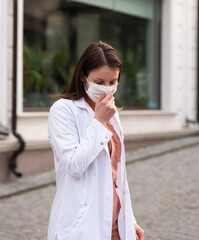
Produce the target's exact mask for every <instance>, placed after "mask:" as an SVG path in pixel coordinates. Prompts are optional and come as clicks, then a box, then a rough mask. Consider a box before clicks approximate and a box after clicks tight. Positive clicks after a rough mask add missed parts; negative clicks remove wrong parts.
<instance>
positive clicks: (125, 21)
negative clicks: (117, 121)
mask: <svg viewBox="0 0 199 240" xmlns="http://www.w3.org/2000/svg"><path fill="white" fill-rule="evenodd" d="M142 1H143V0H140V2H142ZM81 2H83V1H81ZM151 2H153V1H151ZM155 2H156V1H155V0H154V2H153V6H152V9H153V10H154V11H153V14H154V16H152V17H151V18H149V16H148V15H149V13H148V12H147V11H146V9H143V11H142V12H141V14H142V15H143V16H144V14H145V12H146V17H143V16H142V17H138V16H133V15H129V14H125V13H121V12H119V10H117V11H115V10H114V9H111V7H109V9H108V7H106V8H103V7H99V6H98V7H96V6H91V5H86V4H83V3H78V2H75V1H61V0H60V1H59V0H54V1H48V0H42V1H39V0H24V48H23V81H24V109H25V110H31V109H34V110H39V109H45V108H48V107H49V106H50V105H51V103H52V100H51V98H50V97H49V96H50V95H54V94H57V93H59V92H63V91H64V90H65V89H66V88H67V86H68V84H69V81H70V79H71V76H72V73H73V71H74V67H75V65H76V63H77V60H78V58H79V57H80V55H81V54H82V52H83V50H84V49H85V48H86V47H87V46H88V45H89V44H90V43H92V42H95V41H99V40H102V41H105V42H107V43H109V44H111V45H112V46H113V47H114V48H116V49H117V50H118V52H119V53H120V56H121V59H122V62H123V74H122V78H121V82H120V85H119V91H118V92H117V94H116V102H117V105H118V106H119V107H121V106H122V107H123V108H126V109H128V108H138V109H139V108H158V107H159V102H158V99H159V79H158V70H159V65H158V59H157V51H158V49H157V46H156V45H155V44H156V43H157V41H158V35H157V28H156V25H157V21H156V18H155V12H156V11H157V10H156V11H155V7H154V6H155ZM120 4H121V3H120ZM98 5H99V4H98ZM128 6H129V5H128ZM142 6H144V5H143V4H142ZM124 10H125V8H124V7H123V12H124ZM141 10H142V9H141ZM141 10H140V11H141ZM128 11H129V9H128ZM132 12H133V11H132Z"/></svg>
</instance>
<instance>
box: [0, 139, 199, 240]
mask: <svg viewBox="0 0 199 240" xmlns="http://www.w3.org/2000/svg"><path fill="white" fill-rule="evenodd" d="M197 140H199V138H198V137H197ZM177 141H178V143H179V145H180V141H182V140H177ZM175 142H176V140H175ZM171 145H172V144H171ZM160 146H161V147H162V148H164V143H163V144H161V145H160ZM156 149H157V146H156ZM150 151H151V153H153V152H154V147H153V146H151V147H148V148H147V150H146V152H148V153H150ZM138 152H139V151H138ZM135 154H136V152H135ZM127 176H128V181H129V188H130V191H131V196H132V203H133V208H134V214H135V216H136V219H137V222H138V223H139V224H140V226H142V227H143V228H144V230H145V240H173V239H175V240H193V239H195V240H198V239H199V141H198V144H195V145H194V144H193V145H192V146H191V145H190V146H189V147H183V146H182V148H181V149H178V150H176V151H171V152H169V153H165V154H162V155H159V156H154V157H151V156H150V157H149V158H147V157H146V158H145V159H144V160H140V161H133V162H132V163H130V162H129V163H128V164H127ZM31 179H34V181H33V182H34V184H33V185H35V186H37V184H38V186H40V187H39V188H36V189H34V188H33V190H31V191H29V190H27V191H26V190H24V189H25V188H26V187H24V189H23V191H21V190H20V191H21V193H20V194H16V195H13V196H10V197H9V196H7V197H3V198H2V196H1V199H0V213H1V214H0V240H19V239H20V240H46V234H47V227H48V219H49V212H50V208H51V204H52V201H53V196H54V193H55V185H54V184H53V181H52V173H51V177H50V178H49V179H51V180H50V181H51V182H49V183H48V182H47V184H46V185H43V187H41V186H42V185H41V184H40V181H41V177H40V176H36V177H34V178H33V177H31ZM26 181H27V180H26V179H23V180H20V181H19V183H20V184H19V185H23V186H25V185H26V183H25V182H26ZM22 182H23V183H22ZM14 184H15V185H13V184H11V183H9V184H1V185H0V189H1V194H3V192H4V193H5V191H7V190H6V189H14V188H17V184H18V183H14ZM28 184H29V188H30V185H31V181H30V180H29V183H28ZM71 240H72V239H71Z"/></svg>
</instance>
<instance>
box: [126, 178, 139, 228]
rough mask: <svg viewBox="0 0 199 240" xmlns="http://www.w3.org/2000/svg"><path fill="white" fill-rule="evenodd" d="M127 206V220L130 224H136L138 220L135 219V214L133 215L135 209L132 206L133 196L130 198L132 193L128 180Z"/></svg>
mask: <svg viewBox="0 0 199 240" xmlns="http://www.w3.org/2000/svg"><path fill="white" fill-rule="evenodd" d="M126 205H127V209H128V211H127V215H128V216H127V219H128V221H129V223H132V224H136V223H137V222H136V219H135V217H134V213H133V208H132V204H131V196H130V191H129V185H128V181H127V179H126Z"/></svg>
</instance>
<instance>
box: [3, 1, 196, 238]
mask: <svg viewBox="0 0 199 240" xmlns="http://www.w3.org/2000/svg"><path fill="white" fill-rule="evenodd" d="M198 9H199V4H198V1H197V0H101V1H97V0H76V1H73V0H1V1H0V183H1V188H2V189H3V190H2V199H8V198H9V201H10V200H11V199H10V196H12V195H13V196H15V194H16V195H17V196H18V193H19V192H20V193H21V191H24V189H26V188H28V189H29V188H30V186H32V185H34V187H33V188H37V186H39V187H41V186H43V185H44V186H47V185H49V184H50V185H51V184H52V186H51V187H50V189H51V191H52V193H51V195H50V199H49V203H48V204H49V208H50V205H51V202H52V198H53V194H54V191H55V189H54V177H53V176H54V173H53V172H52V170H53V168H54V164H53V155H52V151H51V148H50V144H49V140H48V132H47V126H48V111H49V107H50V106H51V105H52V103H53V101H54V100H53V99H52V96H53V95H56V94H58V93H60V92H64V91H65V89H66V88H67V86H68V84H69V82H70V79H71V76H72V74H73V71H74V68H75V66H76V63H77V61H78V59H79V57H80V56H81V54H82V53H83V51H84V49H85V48H86V47H87V46H88V45H89V44H91V43H92V42H95V41H99V40H102V41H104V42H107V43H108V44H110V45H112V46H113V47H114V48H115V49H116V50H117V51H118V52H119V54H120V57H121V59H122V62H123V72H122V76H121V81H120V84H119V89H118V91H117V93H116V95H115V97H116V104H117V106H118V107H123V110H122V111H120V113H119V114H120V119H121V123H122V127H123V131H124V137H125V147H126V152H127V156H128V158H127V162H128V164H127V171H128V176H129V181H130V188H131V191H132V197H133V202H135V209H139V211H138V210H137V212H136V216H138V219H139V220H140V224H141V225H142V222H144V224H145V225H144V227H145V228H147V229H149V232H150V226H151V225H150V224H152V223H149V222H148V220H146V219H149V218H148V216H146V215H145V213H146V212H145V211H144V210H143V206H145V207H146V206H148V205H147V204H146V203H145V200H146V199H144V196H143V195H142V194H143V192H145V193H146V192H148V190H146V189H145V187H146V186H147V184H148V183H149V182H148V183H147V182H145V181H147V180H146V179H149V181H150V184H149V185H150V186H153V187H155V188H157V189H156V190H157V191H159V190H160V188H161V186H162V185H157V186H156V185H155V183H160V182H159V177H163V175H161V176H160V175H159V171H158V166H159V167H160V169H159V170H160V171H161V170H162V167H163V166H160V165H161V163H163V162H164V164H166V163H167V162H168V165H164V166H165V168H166V169H167V170H165V172H164V174H165V178H166V179H167V180H168V181H169V184H171V185H172V184H173V181H174V180H175V176H176V175H175V174H174V175H173V176H171V175H170V174H171V171H170V170H172V169H174V168H175V169H176V168H177V167H178V166H179V165H178V160H179V161H180V160H181V161H184V165H183V166H184V167H185V166H188V167H190V162H191V161H193V164H196V165H194V166H196V167H195V168H194V169H192V168H190V169H189V171H194V170H195V169H198V170H199V168H198V165H197V161H198V158H199V157H198V156H199V155H197V154H198V152H197V149H195V146H197V144H199V141H198V134H199V125H198V122H199V97H198V96H199V74H198V69H199V61H198V60H199V54H198V42H199V30H198V11H199V10H198ZM169 143H170V144H169ZM159 144H160V145H159ZM157 146H158V147H157ZM187 146H188V147H187ZM193 147H194V149H192V148H193ZM185 148H186V149H187V150H186V151H187V152H186V153H184V154H183V153H182V152H181V151H184V149H185ZM178 151H179V152H178ZM154 152H155V153H154ZM172 152H174V153H173V155H172V156H170V155H169V156H170V157H169V158H168V156H167V154H171V153H172ZM143 154H144V155H143ZM175 154H176V155H175ZM178 154H179V156H181V157H182V158H181V157H177V156H178ZM159 155H161V156H162V158H163V160H162V161H161V160H160V159H161V157H160V158H158V159H153V157H154V158H156V157H157V156H159ZM184 156H186V159H184V160H183V157H184ZM191 156H192V157H193V159H192V160H191ZM188 158H190V162H186V160H187V159H188ZM143 159H145V160H147V159H150V161H149V162H148V161H142V160H143ZM170 159H174V160H175V161H170ZM151 160H153V161H151ZM176 161H177V162H176ZM195 161H196V162H195ZM152 162H153V163H154V164H152ZM139 163H140V164H143V163H146V165H140V164H139ZM172 164H174V165H172ZM154 168H156V171H155V172H153V171H154ZM136 169H139V170H140V173H142V176H145V177H144V178H140V175H139V174H138V173H137V171H136ZM148 169H150V171H151V172H150V173H148V174H149V175H150V178H147V173H146V171H148ZM169 169H170V170H169ZM176 171H177V173H176V174H178V176H179V173H180V172H181V171H180V170H179V171H178V170H176ZM182 172H183V173H184V174H185V175H182V176H181V177H180V176H179V179H181V180H182V182H181V181H179V182H178V183H176V184H178V185H176V189H178V190H177V191H180V190H179V188H178V187H177V186H182V185H183V184H186V182H183V181H184V179H185V178H186V177H187V178H189V177H188V176H187V175H186V174H187V172H186V167H185V168H184V170H182ZM39 174H41V175H42V174H44V176H47V177H42V179H43V178H44V179H46V180H38V184H36V183H35V181H36V182H37V180H34V179H37V177H38V179H40V175H39ZM45 174H47V175H45ZM48 174H50V175H48ZM136 174H137V175H136ZM33 176H35V177H33ZM42 176H43V175H42ZM136 176H137V177H136ZM193 176H195V177H196V175H193ZM19 177H22V179H21V180H18V178H19ZM26 179H31V180H27V181H30V182H31V183H30V182H29V184H30V186H29V185H28V187H27V185H26V184H27V182H26ZM163 179H164V177H163ZM166 179H165V181H163V182H162V184H163V186H165V187H166V185H165V183H166V182H167V180H166ZM171 180H172V181H171ZM23 181H25V182H26V184H25V183H24V182H23ZM170 181H171V182H170ZM192 181H194V183H196V182H197V178H195V179H194V180H193V179H192V180H190V185H189V184H188V185H187V186H189V187H190V186H192V184H191V183H192ZM135 183H136V184H135ZM144 183H145V184H144ZM7 184H8V185H7ZM9 184H11V185H9ZM12 184H19V185H12ZM20 184H21V185H20ZM42 184H43V185H42ZM140 184H141V185H140ZM22 185H24V186H26V187H25V188H24V189H23V187H20V186H22ZM174 185H175V184H174ZM6 186H10V187H7V188H6ZM139 186H142V187H141V188H139ZM144 186H145V187H144ZM193 186H194V185H193ZM193 186H192V187H193ZM167 187H168V186H167ZM189 187H188V188H187V191H189V189H190V188H189ZM137 188H138V189H137ZM193 188H194V187H193ZM9 189H11V190H9ZM14 189H18V190H14ZM142 189H144V190H143V191H142ZM149 189H150V191H151V192H150V194H149V193H148V194H149V195H147V199H148V200H149V202H150V206H151V202H153V201H152V198H150V197H152V195H153V197H154V191H156V190H155V189H151V188H149ZM43 190H44V189H43ZM9 191H10V192H9ZM45 191H47V190H46V189H45ZM134 191H135V194H136V192H137V193H138V192H139V194H140V195H139V196H138V195H137V196H136V195H135V196H133V195H134ZM164 192H165V188H163V190H162V193H164ZM197 193H198V192H197ZM42 194H43V192H42ZM194 194H196V193H194ZM163 195H164V194H163ZM163 195H162V196H163ZM171 195H172V194H171ZM169 196H170V195H169ZM194 196H196V195H194ZM197 196H198V195H197ZM145 197H146V196H145ZM0 199H1V196H0ZM136 199H137V201H136ZM168 199H170V200H171V196H170V197H169V198H168ZM182 199H183V198H182ZM193 199H195V197H193ZM153 200H154V199H153ZM170 200H169V201H170ZM42 201H43V200H42ZM156 201H157V199H156ZM161 201H162V200H160V199H159V201H157V202H159V203H160V202H161ZM142 202H143V205H142ZM138 203H139V204H140V205H139V204H138ZM6 204H8V205H7V207H8V208H9V209H10V206H11V205H9V204H11V203H8V202H7V203H6ZM45 204H47V203H46V202H45V198H44V202H43V205H44V206H45ZM136 204H137V205H136ZM145 204H146V205H145ZM166 205H168V202H167V204H166ZM179 205H180V204H179ZM12 206H13V208H14V206H15V205H12ZM156 206H157V204H156ZM177 206H178V204H177ZM192 207H193V206H192V205H191V207H190V209H191V208H192ZM2 208H3V209H4V205H2ZM49 208H48V209H47V210H49ZM198 208H199V207H198V205H197V204H196V205H194V209H195V210H196V209H198ZM5 209H6V207H5ZM19 209H20V205H19ZM144 209H145V208H144ZM145 210H146V209H145ZM167 210H168V209H167V208H165V209H164V212H167ZM161 211H163V210H161ZM161 211H160V212H158V213H157V212H156V216H157V215H158V216H160V215H161V214H162V212H161ZM170 211H171V209H170ZM168 212H169V210H168ZM171 212H173V210H172V211H171ZM48 213H49V211H48V212H46V213H45V214H46V215H45V216H46V219H47V218H48ZM5 214H7V211H6V212H5ZM153 214H154V212H153ZM153 214H152V215H153ZM3 216H5V215H3ZM6 216H7V215H6ZM17 216H18V215H17ZM176 216H178V214H176ZM190 216H192V215H190ZM15 217H16V216H15ZM16 218H17V217H16ZM190 218H191V217H190ZM145 220H146V222H145ZM193 220H194V219H193ZM46 221H47V220H46ZM156 221H157V222H159V221H158V220H157V219H156ZM22 222H24V221H22ZM183 223H184V224H185V222H183ZM182 225H183V224H182ZM11 226H12V227H13V225H10V227H11ZM169 227H170V226H169ZM4 228H6V226H4ZM157 228H158V225H157ZM178 228H179V229H181V225H180V226H178ZM8 229H9V228H8ZM182 229H183V227H182ZM198 229H199V227H198ZM8 231H9V230H8ZM42 231H44V230H43V229H42V230H41V232H42ZM151 231H152V229H151ZM180 231H181V230H180ZM189 231H193V232H195V228H194V229H189ZM0 232H1V231H0ZM30 232H31V230H30V231H29V230H27V233H29V234H30ZM161 233H162V232H161ZM42 234H43V232H42ZM42 234H40V236H39V235H38V236H37V238H36V237H32V238H30V237H29V238H26V239H43V238H41V237H42V236H43V235H42ZM149 235H150V234H149ZM149 235H148V238H147V239H150V238H149V237H150V236H149ZM163 235H164V234H163ZM166 235H167V234H165V238H160V236H161V234H160V235H159V237H157V236H155V235H151V237H152V238H153V239H167V240H168V239H171V238H167V236H166ZM198 235H199V233H198ZM198 235H196V236H197V237H198ZM2 236H3V235H2ZM30 236H33V235H31V234H30ZM0 237H1V235H0ZM190 237H193V236H190ZM197 237H196V238H197ZM152 238H151V239H152ZM2 239H4V238H3V237H2ZM5 239H15V238H12V237H10V238H5ZM21 239H22V238H21ZM24 239H25V238H24ZM176 239H189V238H188V236H186V237H185V236H184V235H182V236H181V235H179V236H177V238H176ZM190 239H191V238H190Z"/></svg>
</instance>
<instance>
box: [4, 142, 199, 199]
mask: <svg viewBox="0 0 199 240" xmlns="http://www.w3.org/2000/svg"><path fill="white" fill-rule="evenodd" d="M197 145H199V137H188V138H183V139H176V140H172V141H166V142H164V143H161V144H156V145H153V146H149V147H145V148H141V149H138V150H135V151H128V152H126V165H129V164H133V163H136V162H139V161H146V160H149V159H151V158H153V157H158V156H161V155H164V154H168V153H171V152H176V151H179V150H182V149H185V148H191V147H194V146H197ZM50 185H55V171H54V170H53V171H50V172H47V173H42V174H38V175H36V176H31V177H27V178H24V179H19V180H17V181H15V182H8V183H1V184H0V200H3V199H6V198H9V197H12V196H16V195H19V194H23V193H25V192H29V191H33V190H35V189H39V188H44V187H47V186H50Z"/></svg>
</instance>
